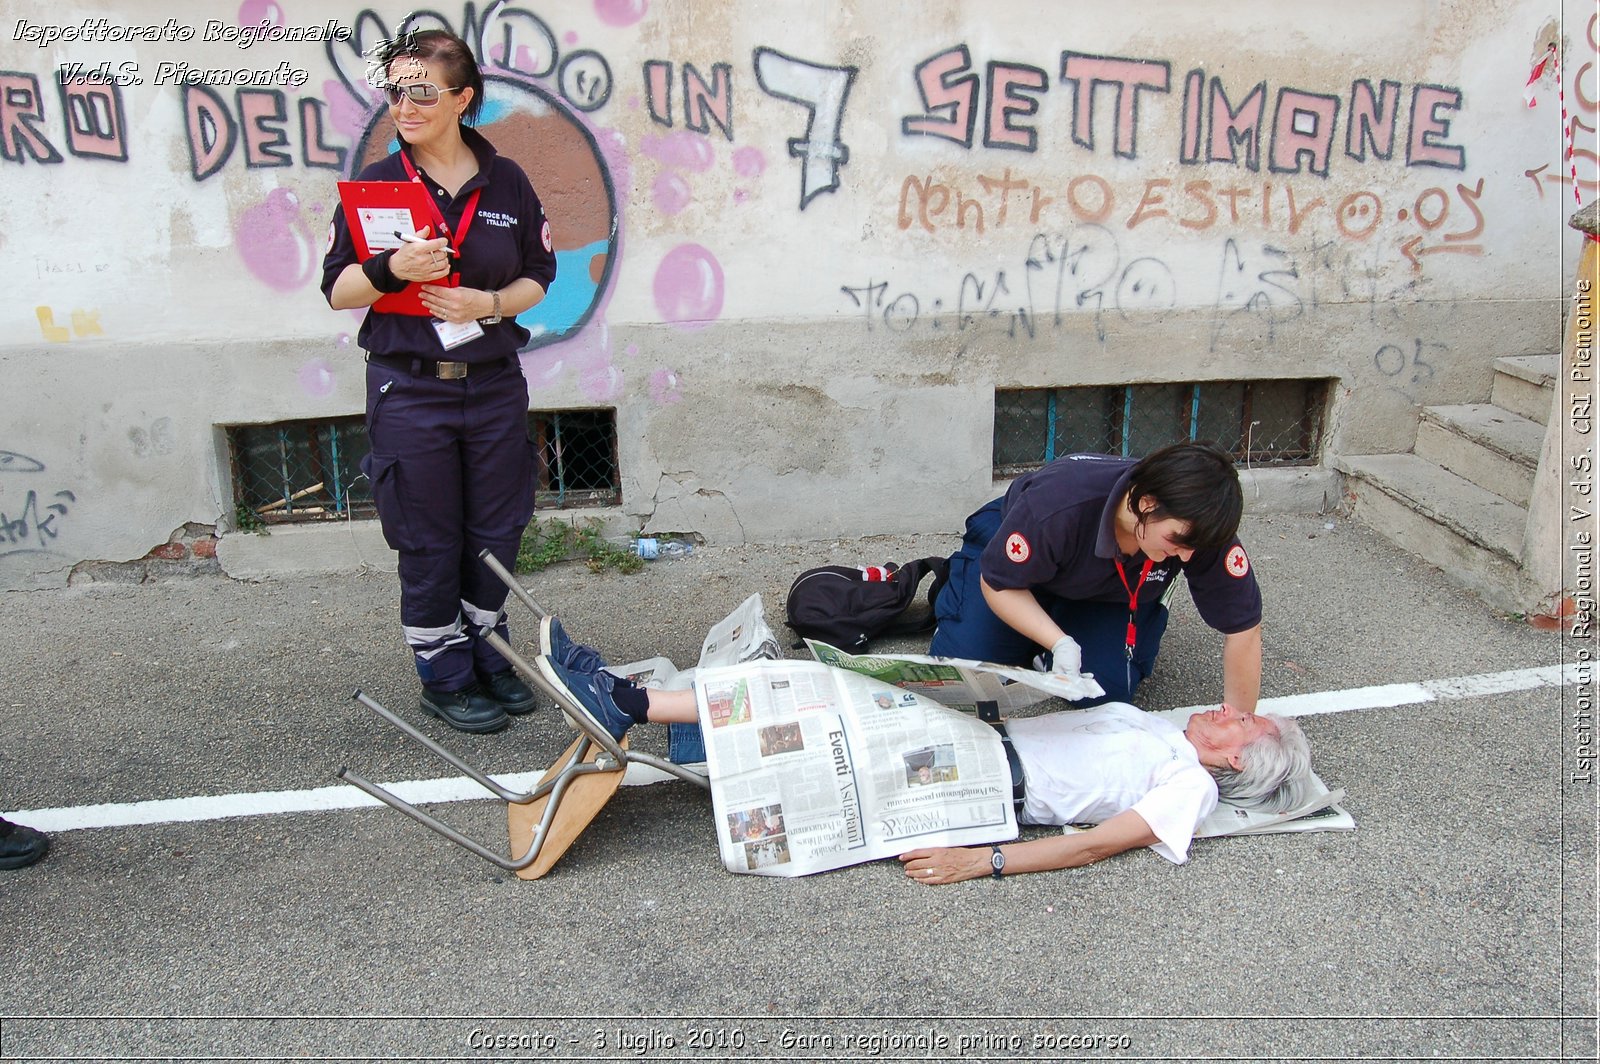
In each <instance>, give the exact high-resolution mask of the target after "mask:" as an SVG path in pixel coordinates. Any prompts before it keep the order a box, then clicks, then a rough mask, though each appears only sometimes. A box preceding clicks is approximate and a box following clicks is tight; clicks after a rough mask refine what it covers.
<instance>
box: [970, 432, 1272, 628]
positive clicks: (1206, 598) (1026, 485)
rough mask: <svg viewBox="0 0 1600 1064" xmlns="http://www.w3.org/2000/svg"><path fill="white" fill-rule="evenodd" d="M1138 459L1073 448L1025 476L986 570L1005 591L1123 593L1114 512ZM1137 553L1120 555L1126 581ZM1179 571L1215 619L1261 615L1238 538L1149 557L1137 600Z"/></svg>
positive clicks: (1217, 622)
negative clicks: (1188, 552) (1160, 558)
mask: <svg viewBox="0 0 1600 1064" xmlns="http://www.w3.org/2000/svg"><path fill="white" fill-rule="evenodd" d="M1134 464H1135V459H1132V458H1116V457H1111V456H1109V455H1099V454H1071V455H1067V456H1066V457H1064V458H1058V459H1056V460H1055V461H1054V462H1051V463H1050V464H1049V465H1047V466H1044V467H1043V468H1041V469H1036V470H1034V471H1033V472H1032V473H1027V474H1024V475H1023V476H1021V477H1018V478H1017V479H1016V481H1014V482H1013V483H1012V485H1011V488H1010V490H1009V491H1007V492H1006V497H1005V501H1004V502H1003V503H1002V505H1001V516H1000V528H999V531H997V532H996V533H995V535H994V538H993V539H991V540H990V541H989V545H988V546H987V547H985V548H984V551H983V556H982V562H981V567H982V572H983V578H984V580H986V581H988V583H989V586H990V587H993V588H995V589H996V590H1001V591H1005V590H1010V589H1012V588H1028V589H1030V590H1033V591H1039V592H1043V593H1045V594H1048V595H1053V596H1055V597H1057V598H1062V599H1069V600H1075V601H1080V602H1119V603H1126V602H1127V601H1128V592H1127V589H1125V588H1124V587H1123V585H1122V578H1121V576H1119V575H1118V573H1117V567H1116V559H1117V557H1118V556H1119V555H1120V553H1121V552H1120V551H1119V550H1118V548H1117V539H1116V525H1115V521H1116V516H1117V507H1118V506H1120V505H1121V504H1122V497H1123V496H1124V495H1125V494H1126V493H1127V491H1128V480H1129V478H1130V476H1131V474H1132V472H1133V467H1134ZM1135 559H1136V560H1135V561H1133V562H1131V563H1130V562H1129V561H1127V560H1124V561H1123V571H1124V572H1126V573H1127V578H1128V580H1129V581H1133V580H1137V579H1138V578H1139V570H1140V569H1142V568H1143V567H1144V560H1145V559H1144V556H1143V555H1142V554H1141V555H1135ZM1180 572H1181V573H1183V574H1184V576H1185V577H1187V579H1188V581H1189V593H1190V594H1191V595H1192V596H1193V597H1194V604H1195V607H1196V608H1197V609H1198V610H1199V611H1200V616H1201V618H1202V619H1203V620H1204V621H1205V622H1206V623H1207V624H1208V625H1210V626H1211V627H1212V628H1215V629H1216V630H1217V631H1219V632H1222V633H1224V634H1232V633H1235V632H1243V631H1246V630H1248V629H1250V628H1254V627H1255V626H1256V625H1258V624H1260V623H1261V589H1260V588H1259V587H1258V586H1257V585H1256V577H1255V571H1254V569H1253V568H1252V567H1251V565H1250V557H1249V555H1247V554H1246V553H1245V549H1244V546H1243V545H1242V544H1240V542H1239V540H1238V539H1237V538H1235V539H1234V540H1233V542H1231V543H1230V544H1229V545H1228V546H1227V547H1225V548H1223V549H1222V550H1210V551H1206V550H1198V551H1195V552H1194V555H1193V556H1192V557H1191V558H1190V559H1189V561H1188V562H1183V561H1181V560H1179V559H1178V558H1177V556H1173V557H1171V558H1168V559H1167V560H1166V561H1164V562H1160V563H1157V564H1156V565H1154V566H1152V567H1151V569H1150V573H1149V575H1147V576H1146V577H1145V580H1144V584H1143V585H1141V586H1140V588H1139V600H1140V601H1141V602H1149V601H1152V600H1154V599H1157V598H1160V597H1161V595H1162V593H1163V592H1165V591H1166V589H1167V587H1168V585H1169V583H1170V582H1171V581H1172V580H1174V579H1176V578H1177V574H1178V573H1180Z"/></svg>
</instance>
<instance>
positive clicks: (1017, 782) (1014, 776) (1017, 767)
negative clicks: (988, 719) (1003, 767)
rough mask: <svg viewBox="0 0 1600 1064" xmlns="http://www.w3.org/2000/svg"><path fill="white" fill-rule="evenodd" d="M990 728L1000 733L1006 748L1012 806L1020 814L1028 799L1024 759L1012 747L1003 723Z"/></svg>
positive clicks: (1001, 742)
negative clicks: (1023, 765)
mask: <svg viewBox="0 0 1600 1064" xmlns="http://www.w3.org/2000/svg"><path fill="white" fill-rule="evenodd" d="M990 727H992V728H994V730H995V731H997V732H999V733H1000V744H1001V745H1002V746H1004V747H1005V748H1006V764H1007V765H1009V766H1011V804H1012V805H1013V806H1015V807H1016V810H1017V812H1019V813H1020V812H1022V806H1023V803H1024V802H1026V801H1027V798H1028V781H1027V777H1025V776H1023V774H1022V758H1020V757H1018V756H1017V748H1016V747H1015V746H1013V745H1011V736H1009V735H1007V734H1006V726H1005V725H1004V724H1003V723H1001V722H999V721H996V722H994V723H993V724H991V725H990Z"/></svg>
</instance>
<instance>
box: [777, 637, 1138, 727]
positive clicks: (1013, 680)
mask: <svg viewBox="0 0 1600 1064" xmlns="http://www.w3.org/2000/svg"><path fill="white" fill-rule="evenodd" d="M806 646H807V647H808V648H809V649H810V650H811V653H812V656H813V657H815V658H816V659H817V660H818V661H820V662H822V663H823V664H824V665H832V666H834V667H835V668H840V669H849V670H850V671H851V672H856V673H860V674H861V675H863V676H869V677H871V678H872V679H874V680H881V681H883V682H884V683H891V684H894V685H895V686H896V687H900V688H904V689H905V690H907V691H913V692H915V693H917V694H919V695H926V696H927V697H929V698H931V699H933V700H934V701H935V702H938V703H940V704H941V705H945V706H949V707H950V708H951V709H959V710H962V711H964V712H967V713H976V712H977V711H978V703H979V702H993V703H995V704H996V705H998V706H999V707H1000V712H1001V713H1002V714H1004V713H1006V712H1007V711H1008V710H1013V709H1021V708H1023V707H1024V706H1031V705H1035V704H1037V703H1039V702H1043V701H1044V700H1045V699H1047V698H1064V699H1066V700H1068V701H1069V702H1070V701H1076V700H1077V699H1080V698H1099V697H1100V696H1101V695H1103V694H1105V693H1106V692H1105V688H1103V687H1101V686H1100V685H1099V684H1098V683H1096V682H1095V680H1094V677H1092V676H1089V675H1087V674H1085V675H1082V676H1076V677H1073V678H1071V679H1067V678H1064V677H1061V676H1057V675H1055V674H1054V673H1048V672H1037V671H1035V670H1033V669H1021V668H1015V667H1013V666H1010V665H995V664H993V663H992V662H987V661H969V660H968V659H966V658H935V657H929V656H928V655H926V654H850V653H847V652H845V651H843V650H840V649H839V648H838V647H835V646H829V645H828V644H827V643H824V642H822V641H820V640H817V639H807V640H806Z"/></svg>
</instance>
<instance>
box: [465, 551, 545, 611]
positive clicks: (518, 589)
mask: <svg viewBox="0 0 1600 1064" xmlns="http://www.w3.org/2000/svg"><path fill="white" fill-rule="evenodd" d="M478 557H479V559H480V560H482V562H483V564H484V565H487V566H488V567H489V571H490V572H491V573H493V574H494V575H495V576H498V577H499V578H500V582H501V583H503V584H505V585H506V588H507V590H509V591H510V592H511V593H512V594H513V595H515V596H516V597H517V599H518V600H519V601H521V603H522V604H523V605H524V606H526V607H528V609H530V610H532V611H533V615H534V616H535V617H538V618H539V619H540V620H543V619H544V618H545V617H548V616H549V615H550V611H549V610H547V609H545V608H544V607H543V606H541V605H539V604H538V603H537V602H535V601H534V599H533V596H532V595H530V594H528V589H527V588H525V587H523V586H522V584H521V582H520V581H518V580H517V578H516V577H514V576H512V575H511V572H510V570H508V569H507V568H506V567H505V566H503V565H501V564H500V559H499V558H496V557H495V556H494V555H493V554H490V553H489V552H488V551H487V550H483V551H479V552H478Z"/></svg>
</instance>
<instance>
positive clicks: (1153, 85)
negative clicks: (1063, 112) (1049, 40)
mask: <svg viewBox="0 0 1600 1064" xmlns="http://www.w3.org/2000/svg"><path fill="white" fill-rule="evenodd" d="M1170 77H1171V67H1170V66H1168V64H1166V63H1163V62H1159V61H1157V60H1153V59H1120V58H1117V57H1114V56H1103V55H1084V54H1082V53H1079V52H1063V53H1061V80H1062V81H1065V82H1069V83H1071V85H1072V87H1073V93H1074V99H1075V103H1074V106H1073V112H1072V139H1073V141H1075V142H1076V143H1078V144H1081V145H1082V146H1083V147H1085V148H1088V149H1089V150H1090V151H1093V150H1094V90H1095V89H1096V88H1099V87H1101V86H1106V87H1109V88H1110V89H1111V90H1112V92H1113V94H1114V95H1115V97H1116V105H1115V114H1116V122H1115V126H1114V132H1115V143H1114V148H1113V150H1114V151H1115V152H1116V154H1117V155H1119V156H1121V157H1122V158H1124V159H1133V158H1136V157H1137V156H1138V154H1139V133H1138V129H1139V95H1140V93H1141V92H1144V91H1152V90H1153V91H1156V92H1166V91H1167V86H1168V83H1169V80H1170Z"/></svg>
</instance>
